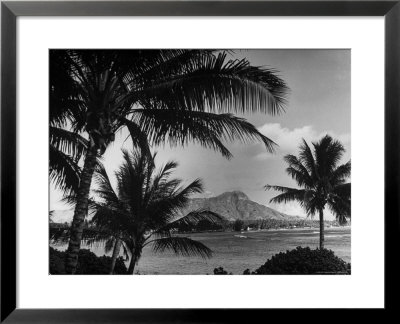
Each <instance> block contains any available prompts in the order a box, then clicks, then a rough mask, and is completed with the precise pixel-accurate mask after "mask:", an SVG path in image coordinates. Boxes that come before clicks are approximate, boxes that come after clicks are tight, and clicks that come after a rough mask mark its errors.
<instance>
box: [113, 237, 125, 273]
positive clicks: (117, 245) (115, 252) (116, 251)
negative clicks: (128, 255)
mask: <svg viewBox="0 0 400 324" xmlns="http://www.w3.org/2000/svg"><path fill="white" fill-rule="evenodd" d="M121 245H122V241H121V240H120V239H119V238H117V239H116V241H115V245H114V250H113V254H112V258H111V268H110V274H113V273H114V268H115V263H116V261H117V258H118V256H119V251H120V250H121Z"/></svg>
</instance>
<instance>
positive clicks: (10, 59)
mask: <svg viewBox="0 0 400 324" xmlns="http://www.w3.org/2000/svg"><path fill="white" fill-rule="evenodd" d="M19 16H384V17H385V310H386V311H388V310H394V309H395V307H396V306H397V305H396V298H395V297H393V298H392V296H395V293H396V292H397V293H398V291H396V287H397V286H398V283H399V279H398V273H397V268H396V267H391V266H390V263H391V261H390V259H391V258H393V257H394V258H397V257H396V256H398V250H396V249H397V248H398V244H396V241H395V239H396V238H398V237H399V228H400V221H399V211H400V202H399V201H400V199H399V198H400V195H399V179H400V172H399V155H400V141H399V140H400V134H399V129H400V110H399V104H400V91H399V90H400V64H399V62H400V0H395V1H386V0H383V1H264V0H261V1H169V0H165V1H147V2H146V1H123V2H119V1H115V2H113V1H102V2H97V1H96V2H90V1H87V2H85V1H82V2H76V1H73V2H64V1H4V2H3V1H2V3H1V243H0V244H1V295H0V297H1V322H3V321H4V322H5V323H33V322H35V323H98V322H101V323H109V322H110V323H111V322H116V323H128V322H139V323H142V322H182V323H195V322H233V321H235V320H238V319H239V318H240V317H241V316H243V315H245V316H246V317H248V316H251V317H250V318H254V319H255V318H256V317H255V316H257V317H258V316H264V315H263V314H265V312H266V311H267V310H239V309H236V310H226V309H225V310H223V309H217V310H212V311H211V310H189V309H179V310H177V309H175V310H171V309H147V310H144V309H101V310H98V309H97V310H90V309H79V310H76V309H62V310H61V309H52V310H50V309H18V308H16V300H17V294H16V238H17V233H16V208H17V205H16V204H17V201H16V197H17V184H16V170H17V169H16V164H17V157H16V138H17V137H16V136H17V133H16V130H17V128H16V127H17V125H16V54H17V53H16V37H17V30H16V19H17V17H19ZM360 122H361V121H360ZM371 133H372V134H371V136H373V130H372V131H371ZM366 140H367V139H366ZM369 153H370V152H368V154H369ZM366 284H367V283H366ZM316 298H319V297H318V296H316ZM268 311H269V312H276V311H277V310H268ZM327 311H328V312H330V311H331V310H327ZM249 312H251V314H248V313H249ZM377 312H379V315H377V318H378V316H379V318H380V320H381V321H382V318H381V316H382V315H383V314H382V311H381V310H378V311H377ZM255 313H257V314H255ZM386 314H387V312H386V313H385V316H386ZM253 316H254V317H253ZM285 316H286V315H285ZM296 316H297V315H296ZM368 316H371V315H368Z"/></svg>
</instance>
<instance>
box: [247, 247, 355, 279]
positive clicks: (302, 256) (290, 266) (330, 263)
mask: <svg viewBox="0 0 400 324" xmlns="http://www.w3.org/2000/svg"><path fill="white" fill-rule="evenodd" d="M350 273H351V268H350V263H346V262H345V261H343V260H342V259H340V258H338V257H337V256H335V254H334V253H333V251H331V250H327V249H322V250H320V249H316V250H311V249H310V248H309V247H305V248H302V247H300V246H299V247H297V248H296V249H294V250H291V251H286V252H285V253H283V252H281V253H279V254H276V255H274V256H273V257H272V258H271V259H269V260H268V261H267V262H265V264H264V265H262V266H261V267H260V268H258V269H257V270H255V271H253V272H252V273H251V274H350ZM243 274H250V271H249V270H248V269H246V270H245V272H244V273H243Z"/></svg>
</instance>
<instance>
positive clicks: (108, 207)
mask: <svg viewBox="0 0 400 324" xmlns="http://www.w3.org/2000/svg"><path fill="white" fill-rule="evenodd" d="M123 157H124V162H123V164H122V165H121V167H120V168H119V170H118V171H117V172H116V178H117V186H116V188H117V190H114V189H113V188H112V186H111V183H110V180H109V178H108V175H107V173H106V171H105V169H104V167H103V166H102V165H99V166H98V168H97V171H96V174H95V180H96V183H97V186H98V188H97V189H95V190H93V192H94V193H95V194H96V196H98V197H99V198H100V199H99V201H97V202H95V203H94V206H95V214H94V216H93V219H92V223H93V224H94V225H95V226H96V227H97V228H98V229H99V232H100V233H101V234H100V235H98V236H97V237H95V238H94V239H95V240H97V241H99V240H103V241H105V242H110V241H112V243H113V245H114V250H113V264H115V261H114V260H116V258H117V257H118V255H119V253H120V249H121V247H122V248H123V249H124V251H125V254H129V255H130V265H129V268H128V273H129V274H133V272H134V269H135V265H136V264H137V262H138V261H139V259H140V257H141V254H142V250H143V248H144V247H145V246H146V245H149V244H152V246H153V250H154V251H157V252H163V251H165V250H171V251H173V252H174V253H176V254H181V255H185V256H196V255H197V256H201V257H204V258H206V257H211V255H212V251H211V250H210V249H209V248H208V247H206V246H205V245H204V244H202V243H200V242H198V241H195V240H192V239H190V238H188V237H180V236H179V237H177V236H173V235H172V230H173V229H175V228H179V227H180V226H182V225H189V226H193V225H195V224H197V223H198V222H199V221H204V220H206V221H208V222H211V223H213V224H215V223H218V222H220V221H222V218H221V217H220V216H219V215H217V214H216V213H213V212H211V211H206V210H197V211H192V212H190V213H189V214H187V215H186V216H183V217H179V216H180V215H181V214H182V209H183V208H184V207H185V206H186V205H187V203H188V199H189V197H190V196H191V195H192V194H194V193H200V192H202V184H201V181H200V180H199V179H197V180H195V181H193V182H192V183H190V184H189V185H188V186H186V187H182V186H181V183H182V181H181V180H179V179H175V178H171V174H172V172H173V170H174V169H175V168H176V167H177V163H176V162H168V163H166V164H165V165H164V166H163V167H162V168H161V169H160V170H156V168H155V163H154V158H155V154H154V155H151V154H149V153H148V151H145V152H143V151H139V150H135V151H134V152H133V153H132V154H129V153H128V152H127V151H123ZM108 244H109V243H108ZM106 245H107V243H106ZM112 270H113V265H112V266H111V271H110V273H112Z"/></svg>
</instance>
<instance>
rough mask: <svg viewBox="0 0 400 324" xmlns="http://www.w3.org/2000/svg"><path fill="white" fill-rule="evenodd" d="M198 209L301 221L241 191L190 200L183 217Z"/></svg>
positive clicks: (64, 217) (60, 213)
mask: <svg viewBox="0 0 400 324" xmlns="http://www.w3.org/2000/svg"><path fill="white" fill-rule="evenodd" d="M197 209H207V210H211V211H213V212H215V213H218V214H219V215H221V216H223V217H224V218H226V219H227V220H230V221H234V220H236V219H241V220H244V221H245V220H256V219H277V220H294V219H299V217H297V216H290V215H286V214H283V213H280V212H278V211H276V210H275V209H272V208H270V207H267V206H264V205H261V204H258V203H256V202H254V201H252V200H250V199H249V197H247V196H246V194H245V193H243V192H241V191H232V192H224V193H223V194H221V195H219V196H216V197H211V198H193V199H190V201H189V204H188V207H187V208H185V209H184V210H183V212H182V215H186V214H187V213H188V212H190V211H192V210H197ZM73 215H74V211H73V209H70V210H55V211H54V212H53V216H52V217H51V220H52V221H53V222H54V223H65V222H67V223H71V222H72V218H73Z"/></svg>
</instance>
